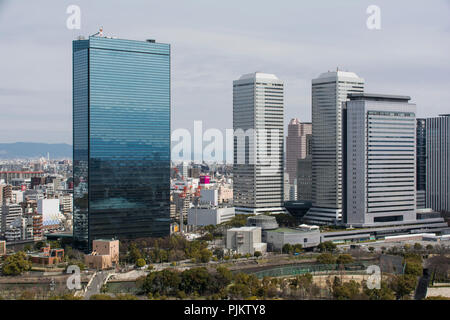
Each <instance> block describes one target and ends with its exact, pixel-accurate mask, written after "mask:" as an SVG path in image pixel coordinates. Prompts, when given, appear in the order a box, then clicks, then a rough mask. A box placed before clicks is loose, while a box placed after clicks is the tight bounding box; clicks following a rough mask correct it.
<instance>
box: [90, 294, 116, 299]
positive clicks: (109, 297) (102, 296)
mask: <svg viewBox="0 0 450 320" xmlns="http://www.w3.org/2000/svg"><path fill="white" fill-rule="evenodd" d="M89 300H113V298H112V297H111V296H110V295H107V294H103V293H99V294H93V295H92V296H91V297H90V298H89Z"/></svg>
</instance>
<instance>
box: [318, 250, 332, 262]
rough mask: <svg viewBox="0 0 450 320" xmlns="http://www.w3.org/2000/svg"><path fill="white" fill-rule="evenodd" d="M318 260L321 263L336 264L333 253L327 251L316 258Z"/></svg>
mask: <svg viewBox="0 0 450 320" xmlns="http://www.w3.org/2000/svg"><path fill="white" fill-rule="evenodd" d="M316 262H317V263H319V264H335V263H336V259H335V257H333V255H332V254H331V253H328V252H325V253H322V254H320V255H319V256H318V257H317V258H316Z"/></svg>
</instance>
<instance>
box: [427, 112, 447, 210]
mask: <svg viewBox="0 0 450 320" xmlns="http://www.w3.org/2000/svg"><path fill="white" fill-rule="evenodd" d="M426 137H427V138H426V154H427V156H426V162H427V170H426V181H427V183H426V194H427V195H426V204H427V207H429V208H432V209H433V210H436V211H444V212H450V114H446V115H441V116H439V117H435V118H428V119H427V121H426Z"/></svg>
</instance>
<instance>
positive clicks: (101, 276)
mask: <svg viewBox="0 0 450 320" xmlns="http://www.w3.org/2000/svg"><path fill="white" fill-rule="evenodd" d="M108 273H109V272H108V271H99V272H97V274H96V275H95V276H94V278H93V279H92V281H91V283H90V284H89V286H88V287H87V289H86V293H85V294H84V299H85V300H89V299H90V297H91V296H92V295H93V294H98V293H100V290H101V289H102V286H103V284H104V283H105V280H106V278H107V277H108Z"/></svg>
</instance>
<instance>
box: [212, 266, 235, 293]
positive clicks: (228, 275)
mask: <svg viewBox="0 0 450 320" xmlns="http://www.w3.org/2000/svg"><path fill="white" fill-rule="evenodd" d="M214 280H215V282H216V283H217V285H218V287H219V288H225V287H226V286H228V285H229V284H230V283H231V281H232V280H233V273H232V272H231V271H230V270H228V269H227V268H226V267H223V266H219V267H217V269H216V274H215V279H214Z"/></svg>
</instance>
